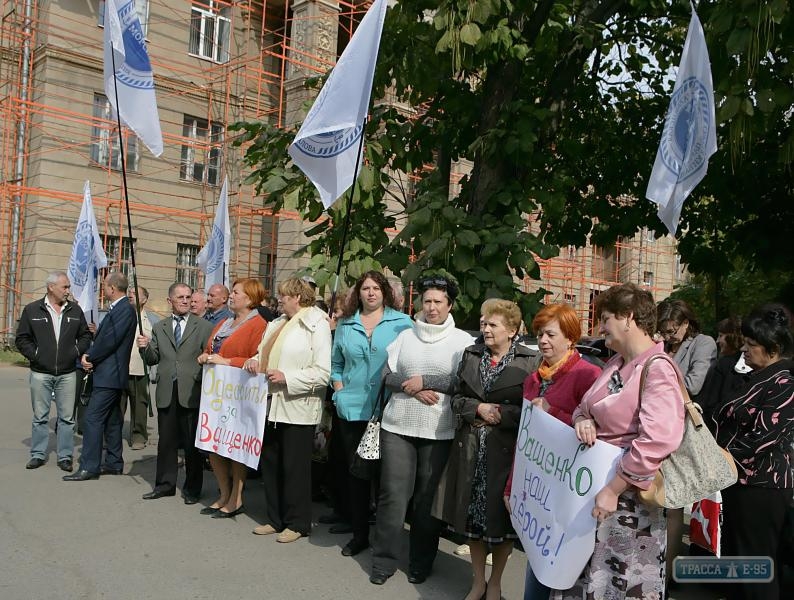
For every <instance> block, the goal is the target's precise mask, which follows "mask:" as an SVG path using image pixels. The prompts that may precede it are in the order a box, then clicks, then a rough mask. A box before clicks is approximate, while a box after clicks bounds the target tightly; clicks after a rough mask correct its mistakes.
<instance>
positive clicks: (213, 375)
mask: <svg viewBox="0 0 794 600" xmlns="http://www.w3.org/2000/svg"><path fill="white" fill-rule="evenodd" d="M266 415H267V380H266V379H265V376H264V375H261V374H260V375H251V374H250V373H249V372H247V371H243V370H242V369H238V368H236V367H227V366H223V365H205V366H204V377H203V379H202V381H201V407H200V408H199V422H198V427H197V428H196V448H200V449H202V450H209V451H210V452H215V453H216V454H218V455H220V456H224V457H226V458H231V459H232V460H234V461H237V462H239V463H243V464H244V465H246V466H249V467H251V468H252V469H256V468H257V466H259V455H260V454H261V453H262V435H263V434H264V432H265V416H266Z"/></svg>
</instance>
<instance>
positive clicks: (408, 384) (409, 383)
mask: <svg viewBox="0 0 794 600" xmlns="http://www.w3.org/2000/svg"><path fill="white" fill-rule="evenodd" d="M402 388H403V391H404V392H405V393H406V394H408V395H409V396H416V393H417V392H421V391H422V390H423V389H424V383H423V382H422V376H421V375H414V376H413V377H411V378H409V379H406V380H405V381H403V384H402Z"/></svg>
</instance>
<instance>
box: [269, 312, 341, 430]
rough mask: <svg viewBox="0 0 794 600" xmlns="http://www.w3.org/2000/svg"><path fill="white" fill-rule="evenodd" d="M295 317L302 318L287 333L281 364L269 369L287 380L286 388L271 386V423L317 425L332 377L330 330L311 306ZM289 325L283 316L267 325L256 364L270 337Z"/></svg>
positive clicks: (319, 313)
mask: <svg viewBox="0 0 794 600" xmlns="http://www.w3.org/2000/svg"><path fill="white" fill-rule="evenodd" d="M294 318H296V319H299V321H298V327H296V328H293V329H292V330H291V331H289V332H287V333H286V334H285V335H287V338H285V339H284V340H282V347H281V356H280V357H279V361H278V364H277V365H272V364H271V365H269V366H268V368H270V369H278V370H279V371H282V372H283V373H284V376H285V378H286V380H287V383H286V385H284V384H271V385H270V393H271V394H272V396H271V398H270V406H269V407H268V421H270V422H271V423H292V424H294V425H317V424H318V423H319V422H320V419H321V418H322V415H323V400H324V399H325V388H326V387H327V386H328V380H329V378H330V375H331V328H330V326H329V325H328V319H327V318H326V316H325V313H323V311H321V310H320V309H319V308H315V307H312V308H311V309H310V310H308V311H306V312H305V313H303V314H302V315H301V316H297V315H296V316H295V317H294ZM286 322H287V317H286V316H284V315H282V316H280V317H279V318H278V319H275V320H274V321H272V322H271V323H270V324H269V325H268V327H267V330H265V334H264V335H263V336H262V341H261V342H260V343H259V348H258V349H257V353H256V356H254V358H255V359H256V360H257V361H259V360H260V357H261V354H262V351H263V349H264V348H265V346H266V344H267V342H268V340H269V339H270V337H271V336H273V335H275V334H276V333H277V332H279V331H281V327H282V325H284V324H285V323H286Z"/></svg>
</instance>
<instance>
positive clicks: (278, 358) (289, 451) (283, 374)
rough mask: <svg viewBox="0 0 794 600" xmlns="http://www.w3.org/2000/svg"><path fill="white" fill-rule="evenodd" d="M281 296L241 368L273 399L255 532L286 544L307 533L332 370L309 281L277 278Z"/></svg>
mask: <svg viewBox="0 0 794 600" xmlns="http://www.w3.org/2000/svg"><path fill="white" fill-rule="evenodd" d="M278 295H279V301H280V303H281V310H282V314H281V316H280V317H278V318H277V319H275V320H273V321H272V322H271V323H270V326H269V327H268V328H267V330H266V331H265V335H264V336H262V341H261V342H260V344H259V348H258V349H257V353H256V355H255V356H253V357H252V358H250V359H248V360H247V361H245V369H246V370H247V371H249V372H251V373H264V374H265V375H266V376H267V380H268V385H269V391H270V394H271V398H270V406H269V407H268V416H267V423H266V425H265V434H264V438H263V443H262V463H261V464H262V481H263V483H264V486H265V501H266V512H267V515H266V517H265V524H264V525H259V526H258V527H256V528H255V529H254V533H255V534H257V535H269V534H274V533H278V536H276V541H278V542H281V543H289V542H294V541H295V540H297V539H299V538H301V537H303V536H307V535H309V532H310V530H311V517H312V505H311V501H312V496H311V493H312V492H311V485H312V482H311V462H312V444H313V440H314V429H315V427H316V426H317V424H318V423H319V422H320V420H321V418H322V414H323V399H324V397H325V389H326V386H327V385H328V377H329V375H330V372H331V329H330V327H329V325H328V318H327V317H326V315H325V313H324V312H323V311H322V310H320V309H319V308H317V307H315V306H314V290H313V289H312V287H311V286H310V285H309V283H308V282H306V281H303V280H301V279H298V278H296V277H293V278H292V279H287V280H286V281H282V282H281V283H280V284H279V285H278Z"/></svg>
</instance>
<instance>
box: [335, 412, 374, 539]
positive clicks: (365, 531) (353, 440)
mask: <svg viewBox="0 0 794 600" xmlns="http://www.w3.org/2000/svg"><path fill="white" fill-rule="evenodd" d="M366 428H367V421H346V420H345V419H339V428H338V429H337V430H336V433H338V434H339V438H340V441H341V442H342V451H343V452H344V458H345V467H346V472H345V475H344V476H345V479H346V480H347V494H348V502H349V506H350V523H351V525H352V526H353V539H354V540H356V541H357V542H361V543H364V542H366V543H369V500H370V482H369V481H367V480H366V479H359V478H358V477H354V476H353V475H351V474H350V465H351V464H353V456H354V455H355V453H356V448H358V443H359V442H360V441H361V436H362V435H364V430H365V429H366ZM331 435H333V434H331Z"/></svg>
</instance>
